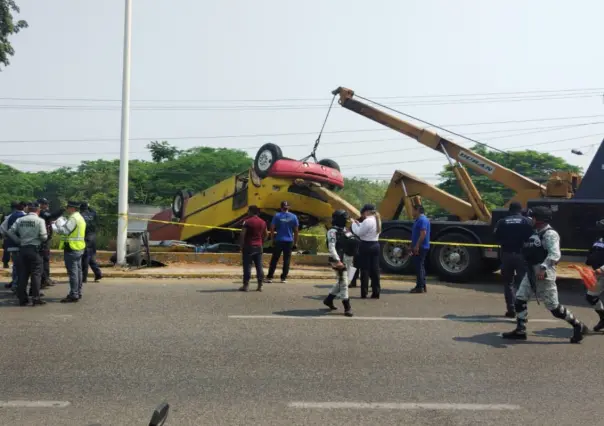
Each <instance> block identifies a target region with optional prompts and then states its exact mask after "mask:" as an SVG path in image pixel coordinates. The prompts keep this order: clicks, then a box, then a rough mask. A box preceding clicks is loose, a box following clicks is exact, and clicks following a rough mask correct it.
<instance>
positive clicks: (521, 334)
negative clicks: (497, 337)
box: [501, 318, 526, 340]
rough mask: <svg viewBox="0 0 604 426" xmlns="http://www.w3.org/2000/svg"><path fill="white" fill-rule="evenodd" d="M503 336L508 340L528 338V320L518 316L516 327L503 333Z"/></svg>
mask: <svg viewBox="0 0 604 426" xmlns="http://www.w3.org/2000/svg"><path fill="white" fill-rule="evenodd" d="M501 337H502V338H504V339H508V340H526V321H525V320H524V319H521V318H516V329H515V330H513V331H508V332H506V333H501Z"/></svg>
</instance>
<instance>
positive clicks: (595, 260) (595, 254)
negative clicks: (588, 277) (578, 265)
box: [585, 219, 604, 331]
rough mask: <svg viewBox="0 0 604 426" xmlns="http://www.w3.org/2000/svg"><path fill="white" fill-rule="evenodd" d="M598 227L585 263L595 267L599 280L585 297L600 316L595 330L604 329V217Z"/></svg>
mask: <svg viewBox="0 0 604 426" xmlns="http://www.w3.org/2000/svg"><path fill="white" fill-rule="evenodd" d="M596 228H597V229H598V231H599V233H600V236H599V238H598V239H597V240H596V242H595V243H594V244H593V246H592V247H591V249H590V250H589V254H588V255H587V260H586V261H585V263H586V264H587V266H591V267H592V268H593V270H594V272H595V274H596V276H597V278H598V280H597V281H596V286H595V287H594V288H592V289H589V290H588V291H587V294H586V295H585V298H586V299H587V303H589V304H590V305H591V306H593V308H594V310H595V311H596V313H597V314H598V316H599V317H600V321H599V322H598V324H596V325H595V327H594V331H602V330H603V329H604V304H602V300H601V298H602V292H604V219H602V220H600V221H598V222H597V223H596Z"/></svg>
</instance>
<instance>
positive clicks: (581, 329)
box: [570, 323, 589, 343]
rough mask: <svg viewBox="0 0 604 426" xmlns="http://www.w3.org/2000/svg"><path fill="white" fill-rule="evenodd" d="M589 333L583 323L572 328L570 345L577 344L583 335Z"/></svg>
mask: <svg viewBox="0 0 604 426" xmlns="http://www.w3.org/2000/svg"><path fill="white" fill-rule="evenodd" d="M588 332H589V329H588V328H587V326H586V325H585V324H583V323H579V325H577V326H575V327H573V337H571V338H570V343H579V342H581V340H583V338H584V337H585V335H586V334H587V333H588Z"/></svg>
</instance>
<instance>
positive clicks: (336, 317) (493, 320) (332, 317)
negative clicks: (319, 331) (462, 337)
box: [228, 314, 560, 323]
mask: <svg viewBox="0 0 604 426" xmlns="http://www.w3.org/2000/svg"><path fill="white" fill-rule="evenodd" d="M228 317H229V318H231V319H297V320H311V319H321V320H343V321H351V320H357V321H452V322H478V323H498V322H501V323H508V322H509V323H515V322H516V320H514V319H510V318H488V317H484V318H463V317H460V318H455V317H453V318H442V317H433V318H422V317H359V316H355V317H351V318H348V317H345V316H340V315H309V316H296V315H276V314H274V315H229V316H228ZM529 322H530V323H535V322H537V323H557V322H560V320H558V319H530V320H529Z"/></svg>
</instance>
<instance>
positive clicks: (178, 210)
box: [172, 191, 186, 220]
mask: <svg viewBox="0 0 604 426" xmlns="http://www.w3.org/2000/svg"><path fill="white" fill-rule="evenodd" d="M185 195H186V194H185V191H178V192H177V193H176V195H175V196H174V198H173V199H172V214H173V215H174V217H175V218H177V219H178V220H181V219H182V218H183V216H184V211H183V208H184V205H185Z"/></svg>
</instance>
